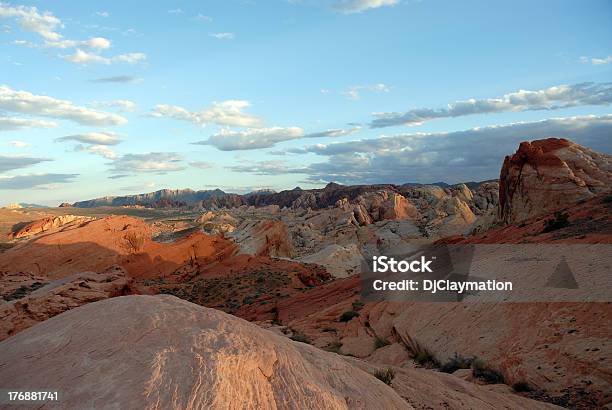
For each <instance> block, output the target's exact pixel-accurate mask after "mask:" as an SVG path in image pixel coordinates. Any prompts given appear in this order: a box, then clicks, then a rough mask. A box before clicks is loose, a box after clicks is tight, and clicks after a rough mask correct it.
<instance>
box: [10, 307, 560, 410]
mask: <svg viewBox="0 0 612 410" xmlns="http://www.w3.org/2000/svg"><path fill="white" fill-rule="evenodd" d="M100 329H104V331H102V332H101V331H100ZM40 352H53V354H40ZM0 368H2V372H0V385H2V386H8V387H19V386H29V387H30V388H32V389H35V388H42V387H43V386H44V387H45V388H49V387H50V386H49V381H50V380H53V381H54V382H53V385H52V387H53V389H57V390H59V391H60V392H61V393H60V394H61V396H60V399H61V405H62V407H65V408H75V407H86V408H94V407H95V408H115V407H122V408H141V407H143V405H144V406H145V407H147V408H148V407H158V408H168V409H174V408H185V409H200V408H201V409H204V408H207V409H208V408H211V409H217V408H219V409H222V408H223V409H225V408H227V407H228V404H230V403H232V404H234V405H236V406H237V407H240V408H281V409H284V408H304V409H367V408H386V409H387V408H388V409H410V408H426V407H432V406H435V407H451V408H476V407H478V408H500V407H504V408H546V407H549V406H546V405H545V404H542V403H538V402H534V401H531V400H528V399H525V398H523V397H520V396H516V395H512V394H510V393H508V392H504V393H501V392H496V391H492V390H488V389H485V388H482V387H479V386H476V385H473V384H470V383H467V382H464V381H461V380H459V379H455V378H451V376H447V375H440V376H439V377H437V376H436V375H434V374H431V373H430V374H423V373H420V372H416V371H402V372H401V373H400V375H399V376H398V377H397V380H396V382H395V383H392V386H393V388H392V387H389V386H387V385H386V384H384V383H383V382H381V381H379V380H377V379H376V378H375V377H373V376H372V375H371V374H370V373H369V372H371V371H372V372H373V371H374V370H375V369H376V368H375V367H372V366H369V365H368V364H366V363H358V362H355V361H354V360H348V361H347V360H344V359H343V358H342V357H341V356H338V355H336V354H333V353H328V352H324V351H322V350H319V349H316V348H314V347H312V346H308V345H306V344H303V343H298V342H293V341H290V340H289V339H287V338H285V337H283V336H280V335H276V334H274V333H272V332H269V331H266V330H264V329H261V328H259V327H258V326H256V325H254V324H251V323H248V322H246V321H244V320H241V319H238V318H236V317H233V316H230V315H227V314H224V313H222V312H219V311H216V310H212V309H206V308H202V307H200V306H197V305H194V304H191V303H189V302H185V301H182V300H180V299H177V298H173V297H170V296H155V297H152V296H126V297H118V298H113V299H109V300H106V301H101V302H97V303H92V304H88V305H85V306H82V307H80V308H77V309H74V310H71V311H68V312H66V313H64V314H61V315H59V316H56V317H54V318H52V319H49V320H47V321H45V322H42V323H40V324H38V325H36V326H34V327H32V328H30V329H28V330H26V331H23V332H21V333H20V334H18V335H16V336H14V337H11V338H9V339H7V340H5V341H3V342H1V343H0ZM101 375H103V377H101ZM415 386H421V388H423V389H427V388H431V387H432V386H435V389H436V391H435V393H434V394H433V395H429V394H423V392H420V391H419V389H415ZM394 389H396V390H397V391H396V390H394ZM398 393H399V394H398ZM400 394H401V395H402V396H404V398H402V396H400ZM42 407H43V408H44V407H45V406H44V405H43V406H42Z"/></svg>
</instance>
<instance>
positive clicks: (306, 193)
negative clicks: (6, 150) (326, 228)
mask: <svg viewBox="0 0 612 410" xmlns="http://www.w3.org/2000/svg"><path fill="white" fill-rule="evenodd" d="M484 182H488V181H484ZM479 184H481V182H468V183H466V185H468V186H469V187H470V188H472V187H475V186H477V185H479ZM419 186H439V187H441V188H448V187H450V186H451V185H449V184H447V183H444V182H437V183H433V184H417V183H407V184H403V185H393V184H379V185H340V184H336V183H334V182H330V183H329V184H327V186H325V188H320V189H308V190H304V189H302V188H300V187H295V188H293V189H291V190H285V191H281V192H275V191H273V190H269V189H266V190H261V191H255V192H250V193H248V194H243V195H241V194H233V193H227V192H224V191H222V190H220V189H213V190H201V191H194V190H192V189H162V190H159V191H155V192H149V193H144V194H137V195H124V196H105V197H101V198H95V199H90V200H86V201H79V202H75V203H74V204H72V206H73V207H75V208H94V207H99V206H136V205H140V206H146V207H152V208H172V207H181V206H202V207H204V208H222V207H226V208H231V207H237V206H241V205H253V206H265V205H278V206H280V207H285V206H286V207H289V206H292V205H294V203H295V201H296V200H297V201H298V203H301V202H304V205H307V206H308V205H309V206H312V207H313V208H314V207H325V206H330V205H333V204H334V203H335V202H336V201H337V200H338V199H341V198H343V197H346V198H348V199H354V198H355V197H357V196H359V195H361V194H364V193H366V192H371V191H376V190H381V189H387V190H391V191H396V192H398V193H401V192H402V191H405V190H406V189H409V188H414V187H419ZM315 203H316V206H315ZM68 205H70V204H62V205H61V206H68Z"/></svg>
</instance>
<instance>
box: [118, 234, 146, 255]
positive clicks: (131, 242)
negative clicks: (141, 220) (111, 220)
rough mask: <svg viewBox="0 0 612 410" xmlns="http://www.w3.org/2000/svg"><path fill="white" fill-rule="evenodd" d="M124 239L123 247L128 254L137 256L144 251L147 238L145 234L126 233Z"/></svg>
mask: <svg viewBox="0 0 612 410" xmlns="http://www.w3.org/2000/svg"><path fill="white" fill-rule="evenodd" d="M123 238H124V243H123V247H124V248H125V249H126V250H127V252H128V253H131V254H135V253H138V252H140V251H141V250H142V247H143V246H144V242H145V237H144V235H143V234H139V233H137V232H133V231H131V232H128V233H126V234H125V236H124V237H123Z"/></svg>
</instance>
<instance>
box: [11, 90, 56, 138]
mask: <svg viewBox="0 0 612 410" xmlns="http://www.w3.org/2000/svg"><path fill="white" fill-rule="evenodd" d="M0 98H1V97H0ZM0 106H1V102H0ZM54 127H57V124H56V123H55V122H52V121H43V120H34V119H28V118H15V117H3V116H0V132H1V131H13V130H19V129H23V128H54Z"/></svg>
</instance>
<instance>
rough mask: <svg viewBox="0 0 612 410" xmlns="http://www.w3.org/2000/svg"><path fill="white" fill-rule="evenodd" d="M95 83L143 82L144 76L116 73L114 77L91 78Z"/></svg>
mask: <svg viewBox="0 0 612 410" xmlns="http://www.w3.org/2000/svg"><path fill="white" fill-rule="evenodd" d="M91 81H92V82H94V83H123V84H130V83H132V84H135V83H140V82H142V81H143V80H142V78H138V77H134V76H131V75H116V76H113V77H101V78H95V79H93V80H91Z"/></svg>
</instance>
